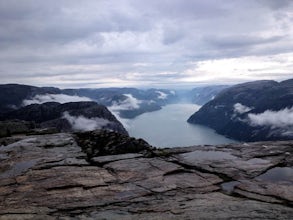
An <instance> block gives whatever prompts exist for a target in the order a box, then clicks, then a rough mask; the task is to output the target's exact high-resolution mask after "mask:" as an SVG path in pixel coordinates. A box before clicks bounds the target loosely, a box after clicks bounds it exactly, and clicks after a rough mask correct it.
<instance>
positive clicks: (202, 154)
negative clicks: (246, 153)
mask: <svg viewBox="0 0 293 220" xmlns="http://www.w3.org/2000/svg"><path fill="white" fill-rule="evenodd" d="M181 156H182V157H183V158H184V160H185V161H190V162H193V161H197V162H199V161H202V162H204V161H210V160H212V161H225V160H234V159H236V157H235V156H233V155H231V154H230V153H228V152H223V151H212V150H210V151H203V150H197V151H193V152H190V153H185V154H181Z"/></svg>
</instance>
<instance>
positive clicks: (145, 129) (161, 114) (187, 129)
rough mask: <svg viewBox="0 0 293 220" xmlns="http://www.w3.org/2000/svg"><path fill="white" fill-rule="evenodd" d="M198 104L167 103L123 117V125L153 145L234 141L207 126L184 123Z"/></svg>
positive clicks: (174, 145)
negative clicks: (160, 106)
mask: <svg viewBox="0 0 293 220" xmlns="http://www.w3.org/2000/svg"><path fill="white" fill-rule="evenodd" d="M199 107H200V106H198V105H193V104H172V105H167V106H165V107H164V108H163V109H162V110H159V111H155V112H150V113H145V114H142V115H140V116H138V117H136V118H135V119H132V120H127V121H125V120H124V121H123V122H124V123H123V124H124V125H125V127H126V129H127V130H128V132H129V134H130V136H133V137H136V138H143V139H144V140H146V141H147V142H148V143H149V144H151V145H153V146H157V147H177V146H191V145H202V144H225V143H232V142H235V141H233V140H231V139H228V138H226V137H224V136H222V135H219V134H217V133H215V131H214V130H212V129H209V128H207V127H204V126H200V125H192V124H189V123H187V122H186V120H187V119H188V118H189V116H191V115H192V114H193V113H194V112H196V111H197V110H198V109H199Z"/></svg>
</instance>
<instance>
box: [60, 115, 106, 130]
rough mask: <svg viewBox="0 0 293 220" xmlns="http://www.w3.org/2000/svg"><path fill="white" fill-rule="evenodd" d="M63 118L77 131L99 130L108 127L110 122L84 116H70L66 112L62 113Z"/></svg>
mask: <svg viewBox="0 0 293 220" xmlns="http://www.w3.org/2000/svg"><path fill="white" fill-rule="evenodd" d="M63 118H65V119H66V120H67V121H68V122H69V123H70V125H71V126H72V128H73V129H74V130H77V131H92V130H95V129H101V128H103V127H104V126H106V125H108V124H109V123H110V122H109V121H108V120H106V119H103V118H86V117H84V116H82V115H81V116H78V117H76V116H71V115H70V114H69V113H68V112H64V113H63Z"/></svg>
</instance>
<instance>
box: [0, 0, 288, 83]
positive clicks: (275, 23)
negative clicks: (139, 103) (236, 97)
mask: <svg viewBox="0 0 293 220" xmlns="http://www.w3.org/2000/svg"><path fill="white" fill-rule="evenodd" d="M292 10H293V3H292V1H290V0H282V1H277V0H246V1H243V0H235V1H226V0H206V1H202V0H190V1H182V0H168V1H167V0H160V1H158V0H149V1H144V0H121V1H116V0H99V1H95V0H88V1H83V2H82V3H81V2H80V1H78V0H71V1H67V0H58V1H57V0H51V1H37V0H26V1H18V0H9V1H0V77H1V83H11V82H17V83H25V84H34V85H53V86H59V87H110V86H120V87H121V86H178V85H187V84H194V83H207V82H208V83H212V82H218V83H223V82H225V83H232V82H233V83H234V82H241V81H248V80H254V79H277V80H282V79H286V78H289V77H292V69H293V68H292V67H293V66H292V63H293V62H292V61H293V60H292V59H293V53H292V51H293V34H292V33H293V26H292V20H293V14H292Z"/></svg>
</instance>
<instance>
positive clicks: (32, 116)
mask: <svg viewBox="0 0 293 220" xmlns="http://www.w3.org/2000/svg"><path fill="white" fill-rule="evenodd" d="M9 119H10V120H11V119H19V120H24V121H32V122H34V123H36V124H37V126H38V127H40V128H48V127H50V128H52V127H54V128H56V129H58V130H59V131H73V130H93V129H107V130H113V131H116V132H119V133H122V134H127V131H126V130H125V128H124V127H123V125H122V124H121V123H120V122H119V121H118V120H117V119H116V117H115V116H114V115H113V114H112V113H111V112H110V111H109V110H108V109H107V108H106V107H105V106H103V105H99V104H97V103H95V102H70V103H64V104H60V103H57V102H47V103H44V104H32V105H28V106H25V107H22V108H20V109H17V110H14V111H10V112H6V113H3V114H2V115H0V120H9Z"/></svg>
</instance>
